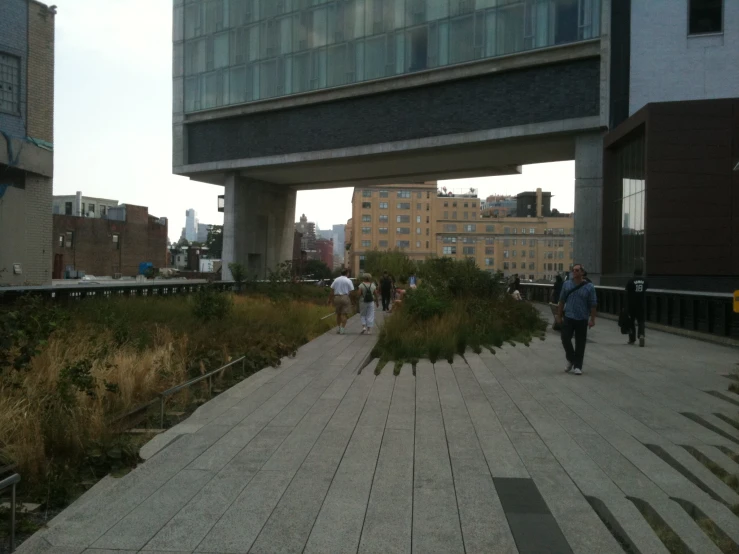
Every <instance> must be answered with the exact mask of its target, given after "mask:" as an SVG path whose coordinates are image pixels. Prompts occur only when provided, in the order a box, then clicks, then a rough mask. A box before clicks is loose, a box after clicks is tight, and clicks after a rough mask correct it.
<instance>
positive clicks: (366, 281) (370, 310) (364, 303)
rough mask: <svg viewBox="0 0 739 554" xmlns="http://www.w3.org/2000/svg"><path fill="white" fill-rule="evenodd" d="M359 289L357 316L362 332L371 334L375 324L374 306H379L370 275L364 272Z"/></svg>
mask: <svg viewBox="0 0 739 554" xmlns="http://www.w3.org/2000/svg"><path fill="white" fill-rule="evenodd" d="M358 289H359V318H360V320H361V321H362V334H363V335H364V334H365V333H367V334H368V335H369V334H372V327H374V326H375V307H379V305H380V301H379V300H378V298H377V285H375V284H374V283H373V282H372V275H370V274H369V273H365V274H364V276H363V277H362V283H361V284H360V285H359V287H358Z"/></svg>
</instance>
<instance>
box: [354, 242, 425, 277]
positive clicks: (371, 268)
mask: <svg viewBox="0 0 739 554" xmlns="http://www.w3.org/2000/svg"><path fill="white" fill-rule="evenodd" d="M364 269H365V271H367V272H368V273H371V274H372V276H373V277H375V278H377V279H379V278H380V276H381V275H382V272H383V271H387V272H388V273H389V274H390V275H392V276H393V277H394V278H395V281H396V282H397V283H401V282H405V281H406V279H408V276H409V275H410V274H411V273H413V272H414V271H415V270H416V264H415V262H414V261H413V260H411V259H410V258H408V256H407V255H405V254H404V253H403V252H402V251H400V250H398V249H395V250H387V251H382V252H380V251H379V250H372V251H370V252H367V253H365V259H364Z"/></svg>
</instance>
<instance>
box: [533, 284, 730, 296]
mask: <svg viewBox="0 0 739 554" xmlns="http://www.w3.org/2000/svg"><path fill="white" fill-rule="evenodd" d="M521 286H526V287H547V288H552V287H554V283H521ZM595 290H617V291H623V290H624V287H611V286H606V285H595ZM647 292H648V293H649V294H677V295H680V296H706V297H714V298H733V297H734V295H733V294H732V293H730V292H700V291H690V290H672V289H648V290H647Z"/></svg>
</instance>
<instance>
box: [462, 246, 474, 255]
mask: <svg viewBox="0 0 739 554" xmlns="http://www.w3.org/2000/svg"><path fill="white" fill-rule="evenodd" d="M462 254H464V255H465V256H474V255H475V247H474V246H463V247H462Z"/></svg>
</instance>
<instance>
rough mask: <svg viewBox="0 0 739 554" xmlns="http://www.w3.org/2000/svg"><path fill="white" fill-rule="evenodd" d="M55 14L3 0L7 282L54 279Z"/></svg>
mask: <svg viewBox="0 0 739 554" xmlns="http://www.w3.org/2000/svg"><path fill="white" fill-rule="evenodd" d="M55 14H56V10H55V9H54V8H53V7H52V8H49V7H47V6H46V5H44V4H41V3H40V2H36V1H34V0H3V1H2V2H0V131H1V133H0V285H24V284H32V285H37V284H46V283H50V282H51V264H52V258H51V253H50V251H49V246H50V244H49V237H50V235H51V228H52V221H51V196H52V179H53V162H54V160H53V142H54V17H55Z"/></svg>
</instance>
